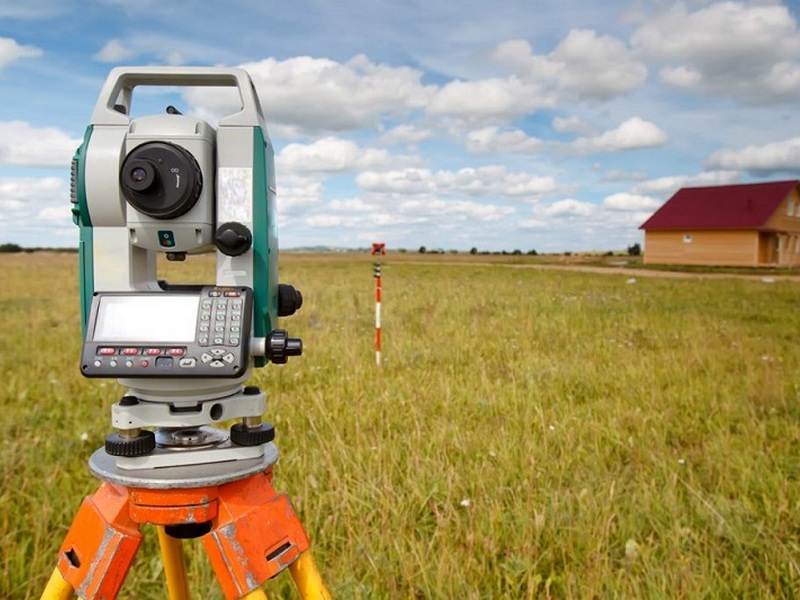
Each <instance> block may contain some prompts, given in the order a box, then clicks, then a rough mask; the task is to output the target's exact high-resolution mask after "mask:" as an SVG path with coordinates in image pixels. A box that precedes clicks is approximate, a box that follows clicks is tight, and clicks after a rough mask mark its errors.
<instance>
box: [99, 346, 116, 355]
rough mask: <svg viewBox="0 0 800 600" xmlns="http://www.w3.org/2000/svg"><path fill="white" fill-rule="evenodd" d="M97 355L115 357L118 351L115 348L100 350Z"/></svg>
mask: <svg viewBox="0 0 800 600" xmlns="http://www.w3.org/2000/svg"><path fill="white" fill-rule="evenodd" d="M97 353H98V354H99V355H100V356H114V355H115V354H116V353H117V351H116V349H115V348H98V349H97Z"/></svg>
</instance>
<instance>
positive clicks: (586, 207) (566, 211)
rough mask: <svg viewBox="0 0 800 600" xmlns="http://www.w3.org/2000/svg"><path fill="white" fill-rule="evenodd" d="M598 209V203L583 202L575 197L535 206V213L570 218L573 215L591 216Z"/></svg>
mask: <svg viewBox="0 0 800 600" xmlns="http://www.w3.org/2000/svg"><path fill="white" fill-rule="evenodd" d="M596 211H597V205H595V204H592V203H591V202H581V201H580V200H575V199H573V198H567V199H565V200H559V201H558V202H553V203H552V204H548V205H540V206H538V207H535V208H534V213H535V214H537V215H541V216H543V217H556V218H559V219H570V218H573V217H589V216H591V215H593V214H595V212H596Z"/></svg>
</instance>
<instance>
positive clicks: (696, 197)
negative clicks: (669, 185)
mask: <svg viewBox="0 0 800 600" xmlns="http://www.w3.org/2000/svg"><path fill="white" fill-rule="evenodd" d="M798 185H800V182H799V181H797V180H792V181H773V182H770V183H750V184H743V185H718V186H713V187H696V188H681V189H680V190H678V191H677V192H676V193H675V195H674V196H672V198H670V199H669V200H667V202H666V203H665V204H664V205H663V206H662V207H661V208H659V209H658V210H657V211H656V212H655V213H654V214H653V216H652V217H650V218H649V219H647V221H645V222H644V223H643V224H642V226H641V227H640V228H639V229H644V230H648V229H762V228H763V227H764V226H765V225H766V223H767V221H768V220H769V218H770V217H771V216H772V215H773V214H775V211H776V210H777V209H778V207H779V206H780V205H781V203H782V202H783V201H784V200H785V199H786V196H788V195H789V193H790V192H791V191H792V190H793V189H795V188H796V187H797V186H798Z"/></svg>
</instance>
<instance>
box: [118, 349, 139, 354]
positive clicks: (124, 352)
mask: <svg viewBox="0 0 800 600" xmlns="http://www.w3.org/2000/svg"><path fill="white" fill-rule="evenodd" d="M122 354H124V355H125V356H138V355H139V349H138V348H123V349H122Z"/></svg>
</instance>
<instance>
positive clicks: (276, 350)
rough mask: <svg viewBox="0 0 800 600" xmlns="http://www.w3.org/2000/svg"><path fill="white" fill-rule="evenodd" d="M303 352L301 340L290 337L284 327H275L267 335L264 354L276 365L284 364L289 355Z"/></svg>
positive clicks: (297, 354) (298, 354)
mask: <svg viewBox="0 0 800 600" xmlns="http://www.w3.org/2000/svg"><path fill="white" fill-rule="evenodd" d="M302 353H303V340H301V339H300V338H290V337H289V336H288V335H287V333H286V330H285V329H275V330H273V331H272V332H271V333H270V334H269V335H268V336H267V344H266V355H267V358H268V359H269V360H270V361H272V362H273V363H275V364H276V365H282V364H285V363H286V361H287V360H288V359H289V357H290V356H300V355H301V354H302Z"/></svg>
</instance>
